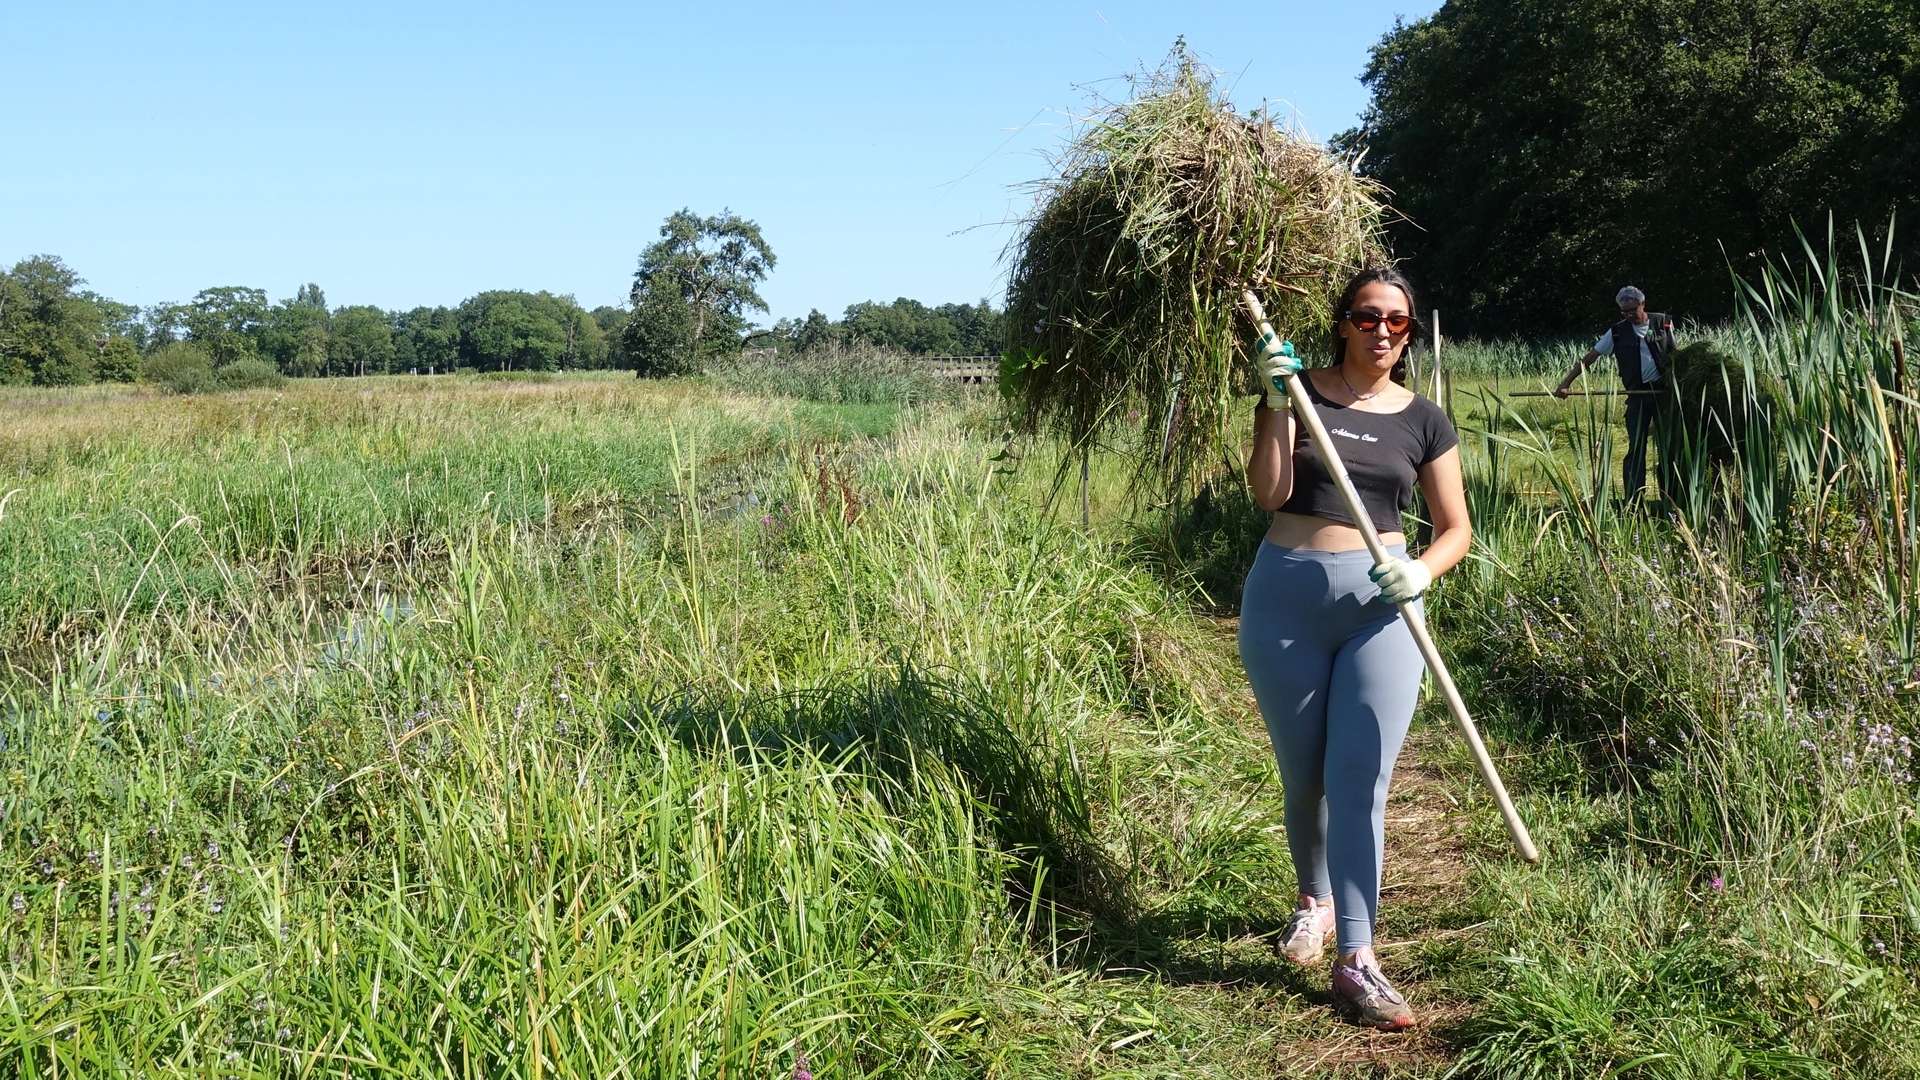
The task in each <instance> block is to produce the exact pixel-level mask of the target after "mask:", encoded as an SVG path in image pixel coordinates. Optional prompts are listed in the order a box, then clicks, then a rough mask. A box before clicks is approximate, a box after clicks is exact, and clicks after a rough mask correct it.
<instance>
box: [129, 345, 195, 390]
mask: <svg viewBox="0 0 1920 1080" xmlns="http://www.w3.org/2000/svg"><path fill="white" fill-rule="evenodd" d="M140 377H141V379H142V380H144V381H146V382H150V383H153V384H154V385H156V386H159V387H162V388H164V389H166V390H169V391H171V392H173V393H176V394H190V393H196V392H199V391H204V390H205V389H207V388H208V387H209V386H210V385H212V381H213V362H212V361H211V360H209V359H207V354H206V353H204V352H202V351H201V350H200V347H199V346H198V345H193V344H190V343H188V342H184V341H176V342H174V343H173V344H171V345H163V346H161V347H160V348H158V349H155V350H154V351H153V353H152V354H151V355H149V356H148V357H147V359H146V360H145V362H143V363H142V364H141V365H140Z"/></svg>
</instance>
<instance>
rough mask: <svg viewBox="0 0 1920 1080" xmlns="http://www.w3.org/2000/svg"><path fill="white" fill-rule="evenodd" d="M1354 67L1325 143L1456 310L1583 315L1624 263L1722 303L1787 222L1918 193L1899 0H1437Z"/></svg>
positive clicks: (1708, 303)
mask: <svg viewBox="0 0 1920 1080" xmlns="http://www.w3.org/2000/svg"><path fill="white" fill-rule="evenodd" d="M1363 81H1364V82H1365V83H1366V85H1367V86H1368V87H1369V88H1370V89H1371V90H1372V93H1373V98H1372V103H1371V105H1370V107H1369V109H1368V110H1367V113H1366V114H1365V117H1364V119H1363V123H1362V125H1361V127H1360V128H1358V129H1356V130H1354V131H1351V132H1348V133H1346V134H1345V135H1343V136H1341V138H1340V140H1338V141H1339V142H1341V143H1343V144H1345V145H1346V146H1348V147H1350V148H1352V149H1354V150H1356V151H1364V156H1363V157H1362V158H1361V168H1362V170H1363V171H1364V172H1365V173H1367V174H1368V175H1370V176H1372V177H1373V178H1375V179H1377V180H1379V181H1381V182H1382V183H1383V184H1384V185H1385V186H1386V187H1387V188H1389V189H1390V190H1391V191H1392V193H1393V194H1392V200H1393V203H1394V205H1395V207H1396V208H1397V209H1398V210H1399V211H1400V212H1401V213H1402V214H1404V215H1405V218H1406V220H1404V221H1401V222H1398V223H1396V224H1394V225H1393V226H1392V227H1391V231H1392V240H1393V246H1394V250H1395V251H1396V252H1397V253H1399V254H1400V255H1401V256H1402V257H1403V258H1404V260H1405V262H1406V265H1407V267H1408V269H1410V270H1411V271H1412V272H1413V274H1414V276H1415V278H1416V280H1417V281H1418V282H1420V283H1422V284H1424V285H1426V286H1428V288H1429V291H1430V294H1431V296H1432V299H1433V301H1434V302H1435V303H1436V304H1437V305H1438V306H1439V307H1441V308H1443V309H1452V310H1451V311H1449V314H1450V315H1455V318H1457V319H1458V320H1459V321H1454V319H1450V320H1449V322H1450V323H1452V325H1454V326H1456V327H1459V328H1462V329H1464V328H1467V327H1468V326H1469V325H1470V326H1471V328H1473V329H1476V330H1479V331H1483V332H1498V333H1519V334H1544V333H1551V332H1557V331H1561V330H1563V329H1567V328H1571V327H1576V326H1580V327H1588V328H1590V324H1591V323H1592V322H1593V321H1594V319H1595V318H1596V317H1599V318H1604V317H1606V315H1607V313H1609V312H1610V311H1611V300H1612V297H1613V292H1614V290H1615V289H1616V288H1617V287H1619V286H1620V285H1623V284H1626V283H1628V282H1633V283H1635V284H1638V285H1640V286H1641V287H1642V288H1645V289H1646V290H1647V292H1648V293H1649V295H1650V297H1651V299H1652V302H1653V304H1654V306H1656V307H1657V308H1659V309H1661V310H1667V311H1676V312H1683V313H1687V314H1692V315H1695V316H1701V317H1717V316H1723V315H1725V314H1726V313H1727V312H1728V311H1729V309H1730V305H1731V303H1732V299H1733V288H1732V285H1731V283H1730V279H1729V269H1732V270H1736V271H1745V270H1747V269H1750V268H1751V267H1752V266H1753V264H1754V263H1755V262H1756V261H1757V260H1759V259H1762V258H1764V257H1765V255H1766V253H1768V252H1778V251H1780V250H1782V249H1783V248H1786V247H1788V246H1789V245H1793V244H1795V243H1796V242H1797V241H1796V239H1795V232H1794V229H1795V225H1796V224H1797V225H1798V226H1799V227H1801V228H1802V229H1804V230H1805V231H1806V233H1807V234H1808V235H1810V236H1814V237H1818V238H1820V239H1821V240H1822V241H1824V238H1825V236H1826V233H1827V228H1828V221H1829V219H1830V218H1831V219H1832V221H1833V222H1834V223H1835V225H1836V226H1837V227H1838V229H1839V230H1840V231H1841V232H1843V233H1844V234H1846V235H1851V233H1852V231H1853V229H1854V227H1855V225H1856V223H1858V224H1859V225H1860V226H1861V227H1863V228H1865V229H1866V231H1867V232H1868V233H1869V234H1874V233H1875V232H1876V231H1878V230H1881V229H1883V228H1884V227H1885V226H1886V224H1887V222H1888V220H1889V217H1890V215H1892V214H1893V212H1894V211H1896V210H1903V211H1907V213H1906V214H1905V215H1904V216H1906V217H1907V218H1908V219H1909V220H1911V219H1912V218H1913V217H1914V215H1913V214H1912V213H1911V211H1912V210H1914V209H1916V208H1920V0H1624V2H1617V3H1616V2H1602V0H1448V2H1447V3H1446V4H1445V5H1443V6H1442V7H1441V8H1440V10H1439V11H1438V12H1436V13H1435V14H1434V15H1432V16H1431V17H1429V18H1425V19H1420V20H1417V21H1415V22H1411V23H1403V24H1400V25H1397V26H1396V27H1395V28H1394V29H1393V30H1392V31H1391V32H1390V33H1388V34H1387V35H1386V36H1385V38H1383V39H1382V41H1381V42H1380V44H1379V45H1377V46H1376V47H1375V48H1374V50H1373V54H1372V60H1371V62H1370V63H1369V65H1368V67H1367V69H1366V73H1365V75H1364V76H1363ZM1898 239H1899V246H1900V248H1901V250H1902V251H1904V252H1905V253H1906V255H1907V263H1908V265H1909V267H1913V266H1914V265H1916V264H1920V259H1916V258H1914V257H1913V256H1914V255H1915V254H1916V253H1920V245H1916V242H1915V241H1916V239H1920V230H1916V229H1914V228H1911V227H1909V228H1907V229H1906V230H1905V231H1904V237H1903V238H1898ZM1456 313H1457V314H1456Z"/></svg>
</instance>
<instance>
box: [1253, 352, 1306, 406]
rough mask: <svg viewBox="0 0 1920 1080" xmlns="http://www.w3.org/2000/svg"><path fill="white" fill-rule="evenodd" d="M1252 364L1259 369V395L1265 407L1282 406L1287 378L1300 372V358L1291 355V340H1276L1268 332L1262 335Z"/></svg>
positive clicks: (1285, 397)
mask: <svg viewBox="0 0 1920 1080" xmlns="http://www.w3.org/2000/svg"><path fill="white" fill-rule="evenodd" d="M1254 365H1255V366H1256V367H1258V368H1259V369H1260V391H1261V397H1262V399H1263V400H1265V401H1266V403H1267V407H1268V408H1270V409H1274V408H1282V407H1284V406H1285V404H1286V400H1287V378H1288V376H1292V375H1298V374H1300V358H1299V357H1296V356H1294V355H1293V342H1291V341H1277V340H1275V339H1274V336H1273V335H1272V334H1270V333H1269V334H1265V335H1262V336H1261V338H1260V345H1259V353H1258V354H1257V358H1256V359H1255V360H1254ZM1276 399H1277V400H1276Z"/></svg>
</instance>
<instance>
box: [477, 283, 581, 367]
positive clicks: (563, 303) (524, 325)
mask: <svg viewBox="0 0 1920 1080" xmlns="http://www.w3.org/2000/svg"><path fill="white" fill-rule="evenodd" d="M458 317H459V324H460V358H461V359H462V360H463V361H464V362H466V363H467V364H469V365H471V366H473V367H477V368H480V369H481V370H483V371H547V370H553V369H561V370H579V369H583V368H597V367H602V366H604V365H605V363H606V358H607V344H606V339H605V337H604V336H603V335H602V334H601V332H600V326H599V324H598V323H596V322H595V321H594V319H593V316H592V315H590V314H588V313H587V312H586V311H585V310H583V309H582V308H581V307H580V305H579V304H578V303H576V302H575V301H574V299H573V297H571V296H555V295H554V294H553V293H550V292H519V291H514V290H506V289H500V290H494V291H491V292H483V293H479V294H477V295H475V296H472V297H469V298H468V299H467V300H466V301H464V302H463V303H461V305H460V310H459V316H458Z"/></svg>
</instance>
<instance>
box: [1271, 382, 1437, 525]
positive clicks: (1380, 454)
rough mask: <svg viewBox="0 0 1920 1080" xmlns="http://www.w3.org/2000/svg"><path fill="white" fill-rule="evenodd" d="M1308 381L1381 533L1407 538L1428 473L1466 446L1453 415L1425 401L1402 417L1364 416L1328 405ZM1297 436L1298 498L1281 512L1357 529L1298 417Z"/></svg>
mask: <svg viewBox="0 0 1920 1080" xmlns="http://www.w3.org/2000/svg"><path fill="white" fill-rule="evenodd" d="M1300 381H1301V382H1303V383H1305V384H1306V386H1307V396H1308V397H1309V398H1311V399H1312V400H1313V407H1314V408H1315V409H1316V410H1318V411H1319V413H1320V422H1321V423H1322V424H1325V425H1326V428H1327V435H1328V436H1329V437H1330V438H1332V440H1333V444H1334V446H1335V447H1336V448H1337V449H1338V450H1339V452H1340V460H1341V461H1343V462H1345V463H1346V466H1347V475H1349V476H1351V477H1353V486H1354V489H1355V490H1357V491H1358V492H1360V504H1361V505H1362V506H1365V507H1366V508H1367V516H1368V517H1371V518H1372V519H1373V527H1374V528H1376V529H1378V530H1380V531H1381V532H1383V533H1384V532H1400V531H1401V529H1402V528H1404V526H1403V525H1402V524H1401V523H1400V514H1401V512H1402V511H1404V510H1405V509H1406V508H1407V507H1408V506H1409V505H1411V504H1412V503H1413V483H1414V480H1415V479H1416V478H1417V476H1418V474H1419V470H1420V467H1421V466H1422V465H1425V464H1426V463H1427V462H1429V461H1432V460H1433V459H1434V458H1437V457H1439V456H1440V455H1441V454H1444V453H1446V452H1447V451H1448V450H1451V449H1453V448H1454V447H1455V446H1458V445H1460V436H1459V435H1458V434H1456V433H1455V432H1454V430H1453V424H1452V422H1450V421H1449V420H1448V419H1447V414H1446V413H1443V412H1441V411H1440V407H1439V406H1438V405H1435V404H1434V403H1433V402H1431V401H1428V400H1427V399H1426V398H1423V397H1421V396H1420V395H1418V394H1415V395H1414V396H1413V401H1412V402H1410V403H1409V404H1408V405H1407V407H1406V408H1404V409H1402V410H1400V411H1399V412H1395V413H1375V412H1362V411H1361V410H1359V409H1355V408H1352V407H1351V406H1347V405H1336V404H1334V403H1333V402H1331V401H1328V400H1327V398H1326V395H1324V394H1322V393H1320V388H1319V387H1317V386H1315V385H1313V380H1312V379H1310V378H1307V377H1306V376H1305V375H1304V374H1302V376H1301V379H1300ZM1293 433H1294V437H1293V494H1292V495H1291V496H1289V497H1288V498H1287V501H1286V504H1285V505H1283V506H1281V507H1280V509H1281V511H1282V512H1283V513H1288V514H1308V515H1311V516H1313V517H1319V518H1326V519H1327V520H1329V521H1343V522H1346V523H1347V524H1349V525H1351V524H1353V517H1352V516H1351V515H1349V514H1348V513H1347V504H1346V501H1345V500H1344V499H1342V498H1341V497H1340V489H1339V488H1338V487H1336V486H1334V482H1333V476H1332V475H1331V474H1329V473H1328V472H1327V469H1326V466H1325V465H1323V464H1322V463H1321V461H1320V451H1319V450H1318V449H1316V448H1315V447H1314V445H1313V437H1312V436H1311V435H1309V434H1308V433H1307V425H1305V424H1303V423H1301V422H1300V420H1299V418H1298V417H1295V418H1294V423H1293Z"/></svg>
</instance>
